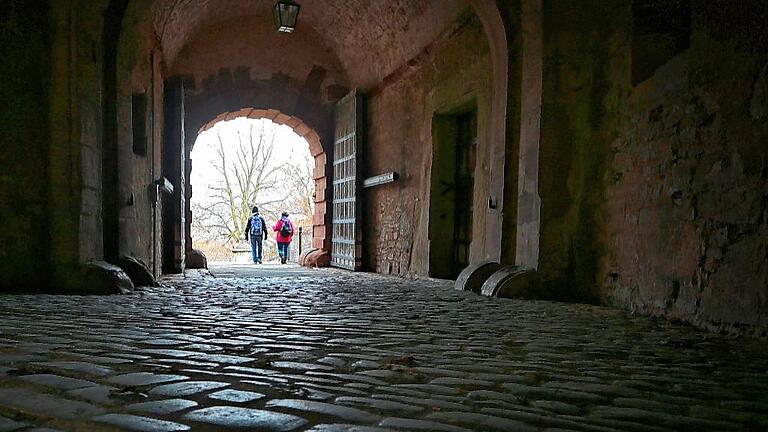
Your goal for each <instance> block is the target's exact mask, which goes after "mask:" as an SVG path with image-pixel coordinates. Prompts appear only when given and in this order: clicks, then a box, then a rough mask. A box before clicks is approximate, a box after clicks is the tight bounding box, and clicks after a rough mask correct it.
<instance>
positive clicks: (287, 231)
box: [272, 212, 294, 264]
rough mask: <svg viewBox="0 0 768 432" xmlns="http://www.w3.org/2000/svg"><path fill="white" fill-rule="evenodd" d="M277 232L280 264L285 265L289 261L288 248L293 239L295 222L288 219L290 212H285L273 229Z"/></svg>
mask: <svg viewBox="0 0 768 432" xmlns="http://www.w3.org/2000/svg"><path fill="white" fill-rule="evenodd" d="M272 230H273V231H276V232H277V253H278V254H279V255H280V263H281V264H285V263H286V262H287V261H288V246H289V245H290V244H291V239H292V238H293V232H294V229H293V222H291V220H290V219H289V218H288V212H283V216H282V217H281V218H280V220H279V221H277V223H276V224H275V226H274V227H272Z"/></svg>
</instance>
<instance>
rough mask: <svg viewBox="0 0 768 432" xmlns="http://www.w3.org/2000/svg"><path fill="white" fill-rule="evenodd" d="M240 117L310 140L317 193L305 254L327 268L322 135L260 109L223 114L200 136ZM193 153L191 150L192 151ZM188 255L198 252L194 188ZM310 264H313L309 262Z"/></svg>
mask: <svg viewBox="0 0 768 432" xmlns="http://www.w3.org/2000/svg"><path fill="white" fill-rule="evenodd" d="M237 118H249V119H253V120H270V121H272V122H273V123H275V124H278V125H285V126H288V127H289V128H291V129H292V130H293V131H294V132H295V133H296V134H297V135H298V136H300V137H302V138H304V139H305V140H306V141H307V144H309V151H310V153H311V154H312V157H313V158H314V160H315V168H314V172H313V179H314V181H315V193H314V204H315V210H314V214H313V216H312V249H311V250H310V251H307V253H305V254H304V255H305V256H306V255H308V253H309V252H312V253H313V255H314V258H313V260H312V262H311V264H312V265H317V266H325V265H327V262H326V261H325V257H326V256H327V255H328V254H329V253H330V243H331V238H330V232H331V230H330V226H329V222H330V214H329V213H328V211H329V208H328V202H329V201H330V200H329V194H328V190H329V188H328V178H327V176H326V165H327V163H328V157H327V156H326V153H325V150H324V148H323V145H322V142H321V138H320V135H319V134H318V133H317V131H315V130H314V129H313V128H312V127H310V126H308V125H307V124H306V123H305V122H304V121H303V120H302V119H300V118H298V117H296V116H291V115H288V114H284V113H282V112H280V111H279V110H276V109H257V108H244V109H241V110H238V111H233V112H225V113H222V114H219V115H218V116H216V117H215V118H214V119H213V120H211V121H209V122H208V123H206V124H204V125H203V126H202V127H201V128H200V129H199V130H198V132H197V134H198V135H199V134H201V133H203V132H205V131H207V130H208V129H210V128H212V127H213V126H214V125H216V124H217V123H219V122H222V121H228V120H234V119H237ZM189 151H191V148H190V149H189ZM187 160H188V161H190V162H189V163H188V167H187V170H188V172H187V178H189V171H191V169H192V166H191V159H189V158H188V159H187ZM187 191H188V192H187V193H188V196H187V199H186V202H187V216H188V217H187V219H186V224H187V229H186V233H187V236H188V238H187V245H188V247H187V254H188V255H189V256H193V255H194V254H195V252H193V250H192V239H191V223H192V218H191V216H192V215H191V210H190V209H189V202H190V199H191V195H192V188H191V187H188V188H187ZM307 264H310V263H307Z"/></svg>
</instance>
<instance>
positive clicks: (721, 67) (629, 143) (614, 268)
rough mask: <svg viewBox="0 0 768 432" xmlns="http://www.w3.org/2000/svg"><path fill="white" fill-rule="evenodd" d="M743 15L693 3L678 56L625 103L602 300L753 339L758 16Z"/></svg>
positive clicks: (762, 54) (763, 75)
mask: <svg viewBox="0 0 768 432" xmlns="http://www.w3.org/2000/svg"><path fill="white" fill-rule="evenodd" d="M747 3H748V4H745V5H741V4H740V5H738V6H736V4H731V3H729V2H715V4H711V3H707V2H700V1H694V2H693V5H694V8H693V29H692V37H691V46H690V48H689V49H688V50H687V51H685V52H683V53H682V54H681V55H678V56H677V57H675V58H674V59H672V60H671V61H670V62H668V63H667V64H665V65H663V66H662V67H661V68H659V69H658V70H657V71H656V73H655V74H654V75H653V76H652V77H651V78H650V79H648V80H647V81H645V82H642V83H640V84H639V85H638V86H637V87H635V88H634V89H633V90H632V93H631V95H630V97H629V99H628V100H627V106H626V108H625V112H623V113H622V123H621V125H620V134H619V136H618V138H617V139H616V140H615V141H614V142H613V143H612V146H611V153H612V154H613V157H612V158H611V160H610V173H609V176H610V180H609V182H610V185H609V187H608V190H607V195H606V205H607V215H608V218H607V221H606V222H607V232H606V235H607V238H606V240H607V248H608V253H607V256H606V269H605V271H606V275H605V280H604V282H603V295H604V296H605V299H606V301H608V302H610V303H612V304H616V305H621V306H623V307H626V308H630V309H633V310H637V311H640V312H643V313H649V314H654V315H665V316H668V317H672V318H682V319H685V320H688V321H692V322H695V323H698V324H701V325H705V326H708V327H725V328H731V329H739V328H746V329H750V330H753V331H756V332H758V333H760V332H765V331H766V329H767V328H768V47H767V45H766V41H767V40H768V32H766V29H765V27H764V23H765V21H764V20H765V19H766V18H768V13H766V12H768V7H766V6H765V4H764V3H763V4H762V5H759V4H757V3H759V2H747ZM747 11H749V12H747ZM761 17H762V18H761Z"/></svg>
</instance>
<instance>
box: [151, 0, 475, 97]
mask: <svg viewBox="0 0 768 432" xmlns="http://www.w3.org/2000/svg"><path fill="white" fill-rule="evenodd" d="M299 3H301V14H300V16H299V23H298V26H299V27H302V26H308V27H310V28H312V29H313V32H314V33H315V34H317V35H319V37H320V38H321V39H322V40H321V41H320V42H321V43H322V44H323V45H325V46H327V47H328V48H329V49H330V50H331V51H333V52H334V53H335V54H336V56H337V57H338V58H339V60H340V61H341V65H342V67H343V68H344V70H345V72H346V74H347V75H348V77H349V79H350V80H351V84H352V85H354V86H357V87H363V88H364V87H368V86H372V85H375V84H376V83H378V82H380V81H381V80H382V79H383V78H384V77H386V76H387V75H389V74H390V73H392V72H393V71H394V70H396V69H397V68H398V67H400V66H401V65H403V64H404V63H405V62H407V61H408V60H409V59H411V58H413V57H415V56H416V55H417V54H418V53H419V52H421V51H422V50H423V49H424V48H425V47H426V46H427V45H429V43H430V42H432V41H434V40H435V39H436V38H437V37H438V36H439V35H440V34H441V33H442V32H443V31H444V30H445V29H446V28H447V27H448V26H449V24H450V23H451V22H452V21H453V20H454V19H455V18H456V17H457V16H458V15H459V14H460V13H461V12H462V11H464V10H466V9H467V8H468V7H469V6H468V0H344V1H339V0H305V1H300V2H299ZM274 4H275V0H156V2H155V3H154V5H153V10H152V14H153V19H154V23H155V28H156V31H157V34H158V35H159V37H160V39H161V43H162V46H163V51H164V54H165V56H166V61H167V62H168V64H170V65H172V64H173V63H174V61H175V60H176V57H177V56H178V55H179V53H180V52H181V50H182V49H183V48H184V46H185V45H186V44H187V43H188V42H189V41H190V39H191V38H192V37H194V36H195V34H196V33H198V32H200V31H202V30H203V29H204V28H206V27H209V26H212V25H216V24H217V23H221V22H224V21H228V20H232V19H234V18H236V17H239V16H243V17H245V16H254V15H255V16H258V17H261V18H262V19H259V20H258V21H260V22H264V23H271V16H272V8H273V6H274ZM284 36H285V37H290V35H284Z"/></svg>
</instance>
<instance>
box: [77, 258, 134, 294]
mask: <svg viewBox="0 0 768 432" xmlns="http://www.w3.org/2000/svg"><path fill="white" fill-rule="evenodd" d="M133 289H134V285H133V282H132V281H131V278H130V277H128V275H127V274H126V273H125V272H124V271H123V269H121V268H120V267H118V266H116V265H112V264H109V263H106V262H104V261H91V262H89V263H87V264H85V265H83V266H82V267H81V268H80V269H79V275H78V277H77V286H73V287H71V291H72V292H73V293H77V294H84V295H111V294H128V293H130V292H131V291H133Z"/></svg>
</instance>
